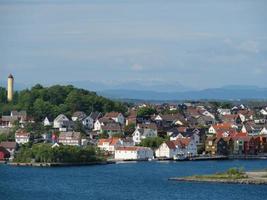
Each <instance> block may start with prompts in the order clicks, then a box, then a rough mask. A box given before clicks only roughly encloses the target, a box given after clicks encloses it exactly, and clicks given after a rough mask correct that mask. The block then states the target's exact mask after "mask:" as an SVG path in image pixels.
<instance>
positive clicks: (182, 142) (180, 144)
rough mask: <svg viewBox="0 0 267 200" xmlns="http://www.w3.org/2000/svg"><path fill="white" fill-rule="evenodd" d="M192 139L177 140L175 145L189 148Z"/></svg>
mask: <svg viewBox="0 0 267 200" xmlns="http://www.w3.org/2000/svg"><path fill="white" fill-rule="evenodd" d="M190 141H191V139H190V138H177V139H176V140H175V141H174V144H175V145H176V146H179V147H182V148H184V147H186V146H188V144H189V143H190Z"/></svg>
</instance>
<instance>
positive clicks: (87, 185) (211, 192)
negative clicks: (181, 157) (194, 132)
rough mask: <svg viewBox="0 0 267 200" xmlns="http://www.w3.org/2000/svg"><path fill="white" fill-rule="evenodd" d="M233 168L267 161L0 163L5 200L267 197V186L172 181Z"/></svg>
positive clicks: (253, 199)
mask: <svg viewBox="0 0 267 200" xmlns="http://www.w3.org/2000/svg"><path fill="white" fill-rule="evenodd" d="M230 167H244V168H245V169H246V170H255V169H266V168H267V161H266V160H258V161H205V162H139V163H123V164H113V165H105V166H87V167H66V168H28V167H11V166H6V165H0V199H1V200H2V199H3V200H9V199H10V200H11V199H12V200H13V199H27V200H35V199H63V200H68V199H71V200H73V199H75V200H80V199H113V200H120V199H138V200H139V199H153V200H155V199H161V200H164V199H166V200H169V199H179V200H183V199H184V200H191V199H198V200H202V199H203V200H209V199H212V200H214V199H227V200H231V199H234V200H241V199H242V200H244V199H250V200H257V199H259V200H264V199H267V186H263V185H234V184H229V185H228V184H209V183H205V184H203V183H181V182H172V181H168V178H169V177H174V176H187V175H194V174H207V173H214V172H218V171H224V170H226V169H228V168H230Z"/></svg>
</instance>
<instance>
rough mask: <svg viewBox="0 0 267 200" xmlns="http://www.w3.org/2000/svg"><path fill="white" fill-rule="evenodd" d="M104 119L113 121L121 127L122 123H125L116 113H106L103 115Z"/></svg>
mask: <svg viewBox="0 0 267 200" xmlns="http://www.w3.org/2000/svg"><path fill="white" fill-rule="evenodd" d="M104 118H110V119H113V120H114V121H115V122H117V123H120V124H121V125H124V122H125V118H124V116H123V115H122V114H121V113H118V112H110V113H107V114H105V116H104Z"/></svg>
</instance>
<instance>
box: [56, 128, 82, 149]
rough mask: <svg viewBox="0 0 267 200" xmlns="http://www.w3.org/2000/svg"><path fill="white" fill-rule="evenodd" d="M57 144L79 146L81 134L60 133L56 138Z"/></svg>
mask: <svg viewBox="0 0 267 200" xmlns="http://www.w3.org/2000/svg"><path fill="white" fill-rule="evenodd" d="M58 143H62V144H63V145H72V146H80V145H81V133H80V132H71V131H70V132H61V133H60V134H59V137H58Z"/></svg>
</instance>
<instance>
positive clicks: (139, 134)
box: [132, 123, 158, 144]
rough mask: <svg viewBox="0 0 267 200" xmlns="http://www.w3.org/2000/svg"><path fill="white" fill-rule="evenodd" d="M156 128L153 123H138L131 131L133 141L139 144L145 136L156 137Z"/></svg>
mask: <svg viewBox="0 0 267 200" xmlns="http://www.w3.org/2000/svg"><path fill="white" fill-rule="evenodd" d="M157 135H158V130H157V126H156V124H154V123H151V124H138V125H137V127H136V129H135V131H134V133H133V135H132V136H133V141H134V143H135V144H139V143H140V142H141V140H143V139H145V138H147V137H157Z"/></svg>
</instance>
